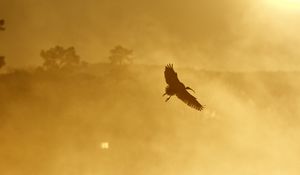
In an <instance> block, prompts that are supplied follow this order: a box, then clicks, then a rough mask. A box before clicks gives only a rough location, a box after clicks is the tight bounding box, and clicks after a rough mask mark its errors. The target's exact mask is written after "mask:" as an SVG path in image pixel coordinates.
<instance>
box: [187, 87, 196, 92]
mask: <svg viewBox="0 0 300 175" xmlns="http://www.w3.org/2000/svg"><path fill="white" fill-rule="evenodd" d="M185 89H187V90H191V91H193V92H194V93H196V92H195V91H194V90H193V89H192V88H190V87H186V88H185Z"/></svg>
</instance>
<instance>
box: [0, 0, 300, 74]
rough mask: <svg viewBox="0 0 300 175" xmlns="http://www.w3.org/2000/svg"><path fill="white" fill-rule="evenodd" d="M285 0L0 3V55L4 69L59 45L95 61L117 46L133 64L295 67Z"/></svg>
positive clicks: (294, 5) (290, 7) (297, 41)
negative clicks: (0, 28)
mask: <svg viewBox="0 0 300 175" xmlns="http://www.w3.org/2000/svg"><path fill="white" fill-rule="evenodd" d="M285 2H286V3H284V1H283V0H282V1H280V0H273V1H272V0H252V1H248V0H244V1H240V0H227V1H225V0H224V1H217V0H212V1H204V0H203V1H202V0H185V1H179V0H172V1H171V0H164V1H158V0H155V1H153V0H152V1H147V0H126V1H124V0H100V1H99V0H85V1H83V0H82V1H80V0H72V1H71V0H44V1H40V0H2V1H1V2H0V17H1V18H4V19H6V29H7V30H6V31H4V32H1V33H0V41H1V42H0V51H1V52H0V53H1V54H3V55H5V56H6V59H7V64H8V65H9V66H28V65H40V64H41V63H42V60H41V58H40V57H39V53H40V50H41V49H47V48H50V47H52V46H54V45H57V44H59V45H62V46H65V47H68V46H75V48H76V50H77V52H78V53H79V55H81V57H82V59H83V60H85V61H88V62H100V61H107V57H108V55H109V50H110V49H111V48H112V47H114V46H115V45H117V44H122V45H123V46H125V47H128V48H131V49H133V50H134V52H135V57H136V62H138V63H151V64H166V63H168V62H173V63H175V64H179V65H182V66H192V67H198V68H203V69H227V70H253V69H259V70H270V69H271V70H294V69H300V59H299V56H300V52H299V49H298V48H299V47H300V36H299V35H298V33H297V32H298V31H299V29H300V21H299V20H298V19H299V17H300V3H298V2H296V1H293V2H292V1H291V2H290V1H285ZM288 3H289V4H288Z"/></svg>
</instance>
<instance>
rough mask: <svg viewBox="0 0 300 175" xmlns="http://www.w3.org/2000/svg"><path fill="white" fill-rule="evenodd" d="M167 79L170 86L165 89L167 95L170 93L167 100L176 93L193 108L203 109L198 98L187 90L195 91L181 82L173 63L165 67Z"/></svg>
mask: <svg viewBox="0 0 300 175" xmlns="http://www.w3.org/2000/svg"><path fill="white" fill-rule="evenodd" d="M164 73H165V79H166V82H167V84H168V86H167V87H166V89H165V93H164V94H163V96H165V95H169V97H168V98H167V99H166V102H167V101H168V100H169V99H170V98H171V97H172V96H173V95H176V96H177V97H178V98H179V99H180V100H182V101H183V102H184V103H186V104H187V105H189V106H190V107H192V108H195V109H197V110H199V111H201V110H202V109H203V106H202V105H201V104H200V103H199V102H198V101H197V99H196V98H195V97H194V96H192V95H191V94H190V93H189V92H188V91H187V90H191V91H193V92H194V93H195V91H194V90H193V89H192V88H190V87H186V86H185V85H184V84H183V83H181V82H180V81H179V79H178V77H177V73H176V72H175V71H174V69H173V64H168V65H167V66H166V67H165V72H164Z"/></svg>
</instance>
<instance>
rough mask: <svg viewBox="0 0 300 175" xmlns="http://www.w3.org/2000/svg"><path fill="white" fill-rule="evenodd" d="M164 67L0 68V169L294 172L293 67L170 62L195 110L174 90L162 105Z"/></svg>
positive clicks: (299, 102)
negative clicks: (252, 68) (227, 67)
mask: <svg viewBox="0 0 300 175" xmlns="http://www.w3.org/2000/svg"><path fill="white" fill-rule="evenodd" d="M163 70H164V66H146V65H124V66H112V65H110V64H104V63H103V64H94V65H89V66H87V67H85V68H82V69H81V70H78V71H74V72H49V71H41V70H17V71H12V72H10V73H5V74H1V75H0V110H1V117H0V121H1V122H0V140H1V144H0V173H1V174H5V175H35V174H36V175H96V174H97V175H100V174H101V175H154V174H164V175H182V174H184V175H199V174H206V175H223V174H231V175H241V174H243V175H248V174H249V175H250V174H251V175H253V174H255V175H258V174H261V175H265V174H272V175H277V174H278V175H279V174H289V175H292V174H295V175H297V174H298V172H299V171H300V167H299V162H300V158H299V154H300V141H299V136H300V128H299V126H300V120H299V114H300V110H299V109H300V99H299V96H300V91H299V88H300V83H299V82H300V72H266V71H265V72H264V71H261V72H217V71H215V72H214V71H204V70H193V69H188V68H177V69H176V71H177V72H178V74H179V78H180V80H181V81H183V82H184V83H185V84H186V85H187V86H190V87H192V88H193V89H194V90H195V91H196V94H194V95H195V96H196V97H197V98H198V100H199V101H200V102H201V103H202V104H204V105H205V109H204V110H203V111H201V112H199V111H196V110H194V109H192V108H190V107H188V106H187V105H185V104H184V103H182V102H181V101H180V100H178V99H177V98H176V97H172V98H171V99H170V101H169V102H168V103H165V101H164V99H165V98H163V97H162V94H163V93H164V88H165V86H166V84H165V80H164V77H163ZM103 142H108V143H109V149H102V148H101V144H102V143H103Z"/></svg>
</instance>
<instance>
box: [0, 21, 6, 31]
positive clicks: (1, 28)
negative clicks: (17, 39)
mask: <svg viewBox="0 0 300 175" xmlns="http://www.w3.org/2000/svg"><path fill="white" fill-rule="evenodd" d="M4 24H5V20H4V19H0V30H5V28H4Z"/></svg>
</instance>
